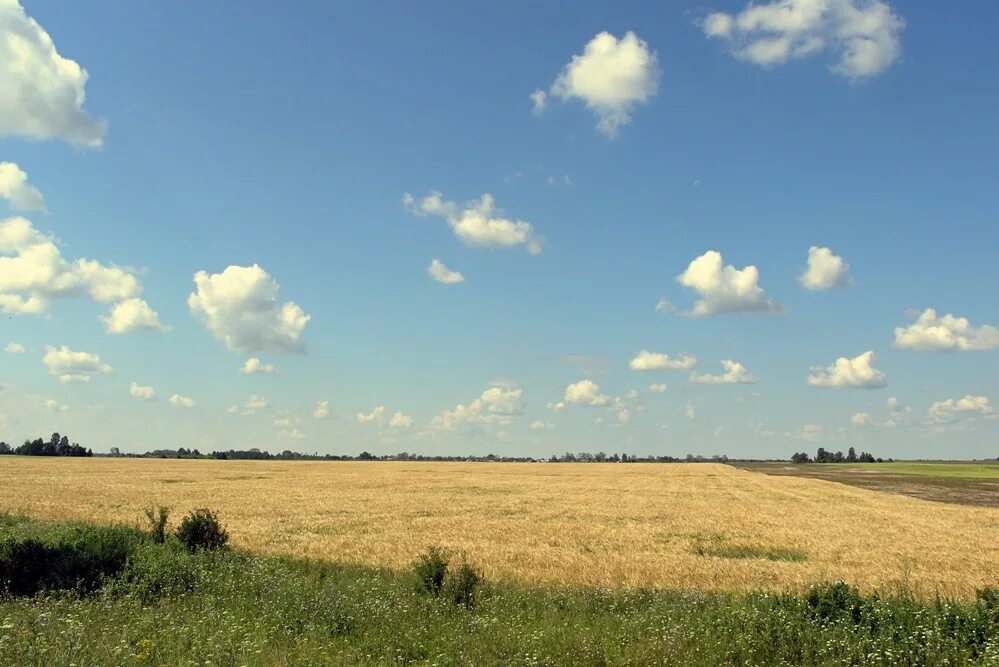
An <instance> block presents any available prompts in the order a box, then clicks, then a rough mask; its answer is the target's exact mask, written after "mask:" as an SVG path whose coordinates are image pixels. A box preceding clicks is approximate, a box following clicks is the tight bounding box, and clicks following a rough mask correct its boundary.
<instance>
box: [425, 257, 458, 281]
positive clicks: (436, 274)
mask: <svg viewBox="0 0 999 667" xmlns="http://www.w3.org/2000/svg"><path fill="white" fill-rule="evenodd" d="M427 273H428V274H429V275H430V277H431V278H433V279H434V280H436V281H437V282H439V283H443V284H445V285H456V284H458V283H463V282H465V276H463V275H461V273H459V272H458V271H452V270H451V269H449V268H447V266H445V265H444V262H442V261H440V260H439V259H435V260H433V261H431V262H430V266H428V267H427Z"/></svg>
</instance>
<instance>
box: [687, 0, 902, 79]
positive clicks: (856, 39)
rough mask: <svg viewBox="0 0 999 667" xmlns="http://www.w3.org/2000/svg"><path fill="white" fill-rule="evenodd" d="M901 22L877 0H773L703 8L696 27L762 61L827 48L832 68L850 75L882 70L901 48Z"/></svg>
mask: <svg viewBox="0 0 999 667" xmlns="http://www.w3.org/2000/svg"><path fill="white" fill-rule="evenodd" d="M904 27H905V22H904V21H903V20H902V18H901V17H900V16H898V14H896V13H895V12H894V10H893V9H892V7H891V5H889V4H888V3H887V2H883V1H882V0H774V1H773V2H769V3H766V4H755V3H752V2H750V3H749V5H748V6H747V7H746V8H745V9H743V10H742V11H741V12H739V13H738V14H727V13H724V12H716V13H713V14H709V15H708V17H707V18H706V19H705V20H704V23H703V25H702V28H703V30H704V34H705V35H707V36H708V37H711V38H715V39H719V40H722V41H724V42H725V43H726V44H727V45H728V46H729V48H730V49H731V50H732V53H733V55H735V56H736V57H737V58H739V59H741V60H745V61H747V62H751V63H753V64H756V65H761V66H763V67H773V66H776V65H782V64H784V63H786V62H788V61H789V60H796V59H799V58H805V57H808V56H811V55H815V54H818V53H831V54H833V55H834V56H835V57H836V62H835V64H834V65H832V66H831V69H832V71H833V72H834V73H836V74H838V75H840V76H844V77H846V78H848V79H851V80H853V81H858V80H862V79H867V78H870V77H873V76H876V75H878V74H881V73H882V72H884V71H885V70H886V69H888V67H890V66H891V65H892V63H894V62H895V61H896V60H898V58H899V56H900V55H901V53H902V45H901V40H900V34H901V32H902V29H903V28H904Z"/></svg>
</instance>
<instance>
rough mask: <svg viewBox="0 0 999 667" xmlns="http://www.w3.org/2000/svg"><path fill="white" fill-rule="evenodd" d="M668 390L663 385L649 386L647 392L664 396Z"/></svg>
mask: <svg viewBox="0 0 999 667" xmlns="http://www.w3.org/2000/svg"><path fill="white" fill-rule="evenodd" d="M667 389H669V387H667V386H666V385H665V384H650V385H649V391H650V392H651V393H653V394H664V393H666V390H667Z"/></svg>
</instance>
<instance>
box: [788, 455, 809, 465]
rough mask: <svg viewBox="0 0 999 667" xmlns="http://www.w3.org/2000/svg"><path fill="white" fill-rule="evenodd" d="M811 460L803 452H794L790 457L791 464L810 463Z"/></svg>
mask: <svg viewBox="0 0 999 667" xmlns="http://www.w3.org/2000/svg"><path fill="white" fill-rule="evenodd" d="M810 462H811V459H810V458H808V454H806V453H805V452H795V453H794V454H792V455H791V463H810Z"/></svg>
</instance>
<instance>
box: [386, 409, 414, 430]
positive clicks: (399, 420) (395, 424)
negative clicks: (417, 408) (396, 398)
mask: <svg viewBox="0 0 999 667" xmlns="http://www.w3.org/2000/svg"><path fill="white" fill-rule="evenodd" d="M412 425H413V418H412V417H410V416H409V415H407V414H404V413H402V412H397V413H395V414H394V415H392V418H391V419H389V426H391V427H392V428H409V427H410V426H412Z"/></svg>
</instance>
